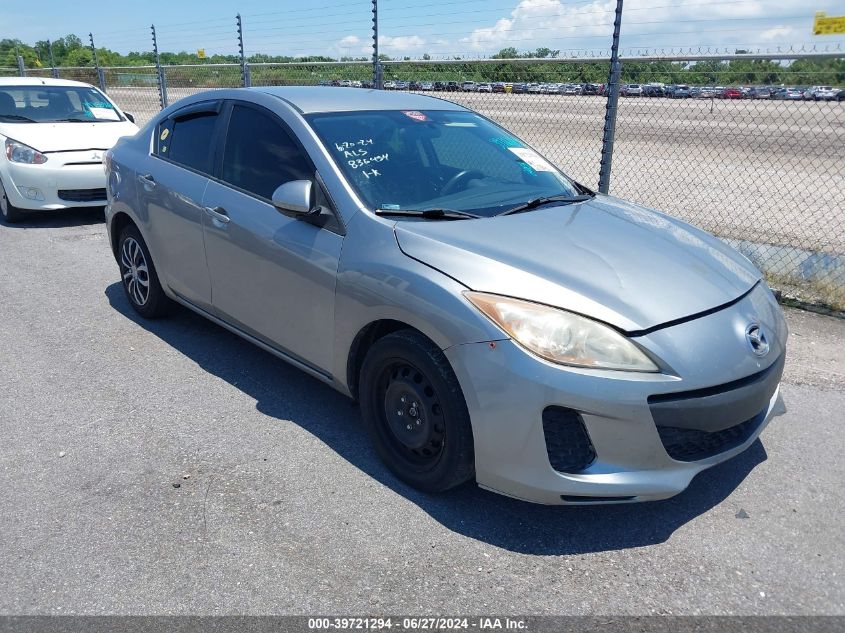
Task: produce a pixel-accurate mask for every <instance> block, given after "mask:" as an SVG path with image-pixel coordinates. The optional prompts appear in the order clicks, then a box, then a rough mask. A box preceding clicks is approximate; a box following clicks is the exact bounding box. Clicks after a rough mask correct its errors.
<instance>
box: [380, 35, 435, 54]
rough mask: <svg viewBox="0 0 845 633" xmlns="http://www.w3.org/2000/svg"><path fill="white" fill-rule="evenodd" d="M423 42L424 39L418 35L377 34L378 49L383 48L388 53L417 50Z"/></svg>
mask: <svg viewBox="0 0 845 633" xmlns="http://www.w3.org/2000/svg"><path fill="white" fill-rule="evenodd" d="M425 44H426V41H425V39H424V38H422V37H420V36H419V35H399V36H397V37H390V36H389V35H379V38H378V45H379V50H380V51H381V50H384V52H385V53H388V54H390V53H394V54H395V53H413V52H419V51H420V50H421V49H422V48H423V47H424V46H425Z"/></svg>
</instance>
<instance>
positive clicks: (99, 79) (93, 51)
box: [88, 33, 106, 92]
mask: <svg viewBox="0 0 845 633" xmlns="http://www.w3.org/2000/svg"><path fill="white" fill-rule="evenodd" d="M88 40H89V41H90V42H91V54H92V55H93V56H94V68H95V70H96V71H97V82H98V83H99V85H100V90H102V91H103V92H105V91H106V74H105V73H104V72H103V69H102V68H100V62H99V60H98V59H97V49H96V47H95V46H94V35H93V34H92V33H89V34H88Z"/></svg>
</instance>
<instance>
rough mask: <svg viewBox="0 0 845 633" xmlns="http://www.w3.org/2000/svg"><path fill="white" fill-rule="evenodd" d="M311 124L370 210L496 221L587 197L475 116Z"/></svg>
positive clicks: (438, 114)
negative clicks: (443, 212) (535, 206)
mask: <svg viewBox="0 0 845 633" xmlns="http://www.w3.org/2000/svg"><path fill="white" fill-rule="evenodd" d="M307 119H308V122H309V123H310V124H311V126H312V127H313V129H314V130H315V132H316V133H317V135H318V136H319V137H320V139H321V140H322V141H323V143H324V144H325V146H326V148H327V149H328V151H329V153H330V154H331V155H332V157H333V158H334V160H335V162H336V163H337V165H338V166H339V168H340V170H341V171H342V172H343V174H344V175H345V176H346V179H347V180H348V181H349V183H350V184H351V186H352V187H353V188H354V189H355V191H356V192H357V193H358V195H359V196H360V197H361V199H362V200H363V201H364V202H365V203H366V204H367V205H368V206H369V207H370V208H371V209H385V210H397V211H398V210H425V209H449V210H454V211H462V212H466V213H471V214H473V215H478V216H483V217H490V216H493V215H496V214H497V213H499V212H501V211H503V210H505V209H507V208H510V207H513V206H514V205H515V204H519V203H522V202H526V201H529V200H533V199H535V198H538V197H549V196H576V195H578V194H579V193H582V192H581V191H580V190H579V189H578V187H577V185H575V184H574V183H573V182H572V181H571V180H569V179H568V178H567V177H566V176H564V175H563V174H562V173H561V172H560V171H558V169H557V168H555V167H554V166H553V165H552V164H551V163H549V162H548V161H547V160H546V159H544V158H543V157H541V156H540V155H539V154H537V152H535V151H534V150H532V149H530V148H528V147H526V146H525V144H524V143H523V142H522V141H520V140H519V139H518V138H516V137H515V136H513V135H512V134H510V133H508V132H507V131H505V130H504V129H502V128H500V127H498V126H497V125H495V124H493V123H492V122H490V121H488V120H486V119H484V118H483V117H481V116H479V115H478V114H475V113H474V112H466V111H441V110H426V111H422V112H420V111H367V112H336V113H321V114H312V115H308V117H307Z"/></svg>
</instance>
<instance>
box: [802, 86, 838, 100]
mask: <svg viewBox="0 0 845 633" xmlns="http://www.w3.org/2000/svg"><path fill="white" fill-rule="evenodd" d="M838 92H839V91H838V90H837V89H835V88H833V87H832V86H813V87H812V88H810V90H808V91H806V92H804V98H805V99H811V100H813V101H833V100H834V99H836V94H837V93H838Z"/></svg>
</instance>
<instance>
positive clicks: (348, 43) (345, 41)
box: [337, 35, 361, 48]
mask: <svg viewBox="0 0 845 633" xmlns="http://www.w3.org/2000/svg"><path fill="white" fill-rule="evenodd" d="M360 44H361V38H360V37H358V36H357V35H347V36H346V37H344V38H341V40H340V41H339V42H338V43H337V45H338V47H339V48H351V47H353V46H358V45H360Z"/></svg>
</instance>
